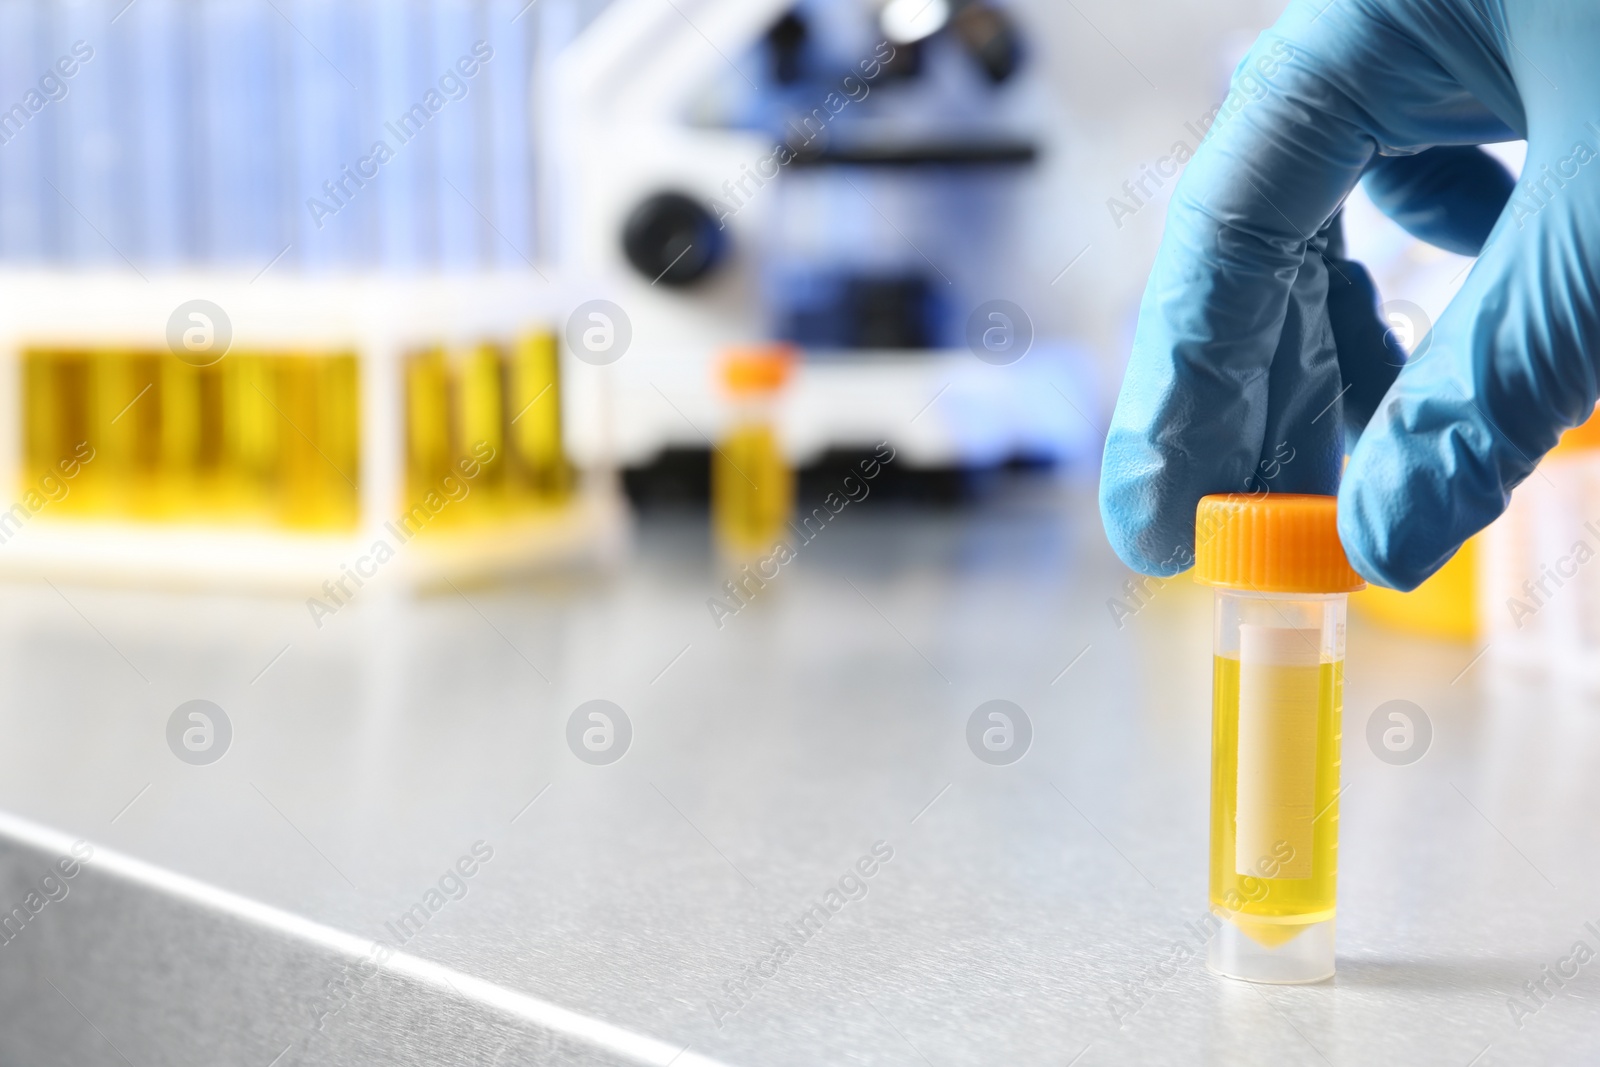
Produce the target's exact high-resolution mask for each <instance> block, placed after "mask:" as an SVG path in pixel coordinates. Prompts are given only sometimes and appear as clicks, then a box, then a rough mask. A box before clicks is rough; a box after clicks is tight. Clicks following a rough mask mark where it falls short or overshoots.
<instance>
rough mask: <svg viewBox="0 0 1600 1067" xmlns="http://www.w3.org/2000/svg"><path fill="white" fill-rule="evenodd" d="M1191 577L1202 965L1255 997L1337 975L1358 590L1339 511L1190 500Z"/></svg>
mask: <svg viewBox="0 0 1600 1067" xmlns="http://www.w3.org/2000/svg"><path fill="white" fill-rule="evenodd" d="M1195 578H1196V579H1197V580H1199V581H1201V582H1205V583H1206V584H1208V585H1211V586H1214V587H1215V589H1216V608H1215V611H1216V614H1215V623H1214V626H1215V629H1214V634H1213V638H1214V655H1215V660H1214V668H1215V674H1214V681H1213V696H1212V702H1213V703H1212V728H1211V729H1212V733H1211V745H1212V749H1211V909H1212V912H1213V914H1215V915H1216V916H1217V918H1218V919H1220V920H1221V925H1220V927H1219V928H1218V929H1217V931H1216V934H1215V936H1213V937H1212V938H1211V942H1210V952H1209V959H1208V965H1209V966H1210V968H1211V969H1212V970H1213V971H1215V972H1216V973H1218V974H1221V975H1225V976H1227V977H1229V978H1239V979H1243V980H1245V981H1251V982H1271V983H1300V982H1316V981H1321V980H1322V979H1325V978H1329V977H1331V976H1332V975H1333V969H1334V960H1333V947H1334V892H1335V885H1336V880H1337V872H1338V848H1339V745H1340V716H1341V712H1342V708H1343V703H1344V641H1345V606H1346V601H1347V600H1348V594H1349V593H1351V592H1354V591H1355V590H1358V589H1361V588H1362V587H1363V586H1364V585H1365V584H1366V583H1365V582H1364V581H1363V580H1362V579H1361V576H1360V575H1358V574H1357V573H1356V572H1355V571H1354V570H1353V569H1352V568H1351V566H1350V563H1349V561H1348V560H1347V559H1346V558H1345V554H1344V549H1343V548H1342V547H1341V545H1340V543H1339V533H1338V529H1337V526H1336V524H1335V498H1333V497H1322V496H1304V495H1299V494H1290V493H1274V494H1266V495H1260V496H1253V495H1240V494H1224V495H1216V496H1208V497H1205V498H1203V499H1202V500H1201V501H1200V506H1199V509H1198V511H1197V513H1196V517H1195Z"/></svg>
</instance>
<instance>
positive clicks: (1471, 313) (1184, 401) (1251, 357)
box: [1100, 0, 1600, 589]
mask: <svg viewBox="0 0 1600 1067" xmlns="http://www.w3.org/2000/svg"><path fill="white" fill-rule="evenodd" d="M1380 6H1381V14H1380V13H1378V11H1377V10H1376V9H1375V8H1374V7H1372V6H1370V5H1361V4H1344V5H1340V4H1333V5H1327V4H1324V3H1321V2H1320V0H1319V2H1316V3H1310V2H1301V0H1296V2H1295V3H1292V4H1291V5H1290V7H1289V9H1288V11H1287V12H1286V13H1285V14H1284V16H1283V17H1282V18H1281V19H1280V20H1279V22H1278V24H1277V26H1276V27H1275V28H1274V29H1273V30H1272V31H1270V32H1268V33H1267V34H1265V35H1263V37H1262V38H1261V39H1260V40H1259V41H1258V42H1257V43H1256V45H1255V47H1254V48H1253V49H1252V51H1251V53H1250V55H1249V56H1247V57H1246V59H1245V61H1244V62H1243V63H1242V64H1241V65H1240V67H1239V70H1238V71H1237V72H1236V73H1235V76H1234V80H1233V91H1232V92H1231V93H1230V94H1229V97H1228V101H1227V102H1226V103H1225V104H1224V106H1223V109H1222V113H1221V115H1220V116H1219V117H1218V119H1217V122H1216V125H1215V126H1214V127H1213V128H1212V130H1211V132H1210V134H1209V136H1208V137H1207V139H1206V141H1205V142H1204V143H1203V144H1202V146H1201V148H1200V150H1199V152H1198V153H1197V154H1196V156H1195V158H1194V161H1193V163H1191V164H1190V166H1189V168H1188V170H1187V171H1185V173H1184V175H1183V177H1182V179H1181V180H1180V182H1179V184H1178V187H1177V190H1176V192H1175V194H1174V196H1173V200H1172V205H1171V207H1170V209H1169V212H1168V218H1167V228H1166V233H1165V235H1164V237H1163V240H1162V244H1161V250H1160V253H1159V255H1158V256H1157V259H1156V264H1155V268H1154V270H1153V271H1152V273H1151V276H1150V281H1149V284H1148V286H1147V288H1146V290H1145V296H1144V301H1143V304H1142V306H1141V309H1140V314H1139V326H1138V332H1137V336H1136V338H1135V340H1134V348H1133V354H1132V358H1131V360H1130V363H1129V366H1128V373H1127V378H1126V380H1125V381H1124V384H1123V388H1122V393H1121V396H1120V398H1119V400H1118V402H1117V408H1116V413H1115V415H1114V417H1113V420H1112V425H1111V432H1110V435H1109V438H1108V440H1107V444H1106V452H1105V459H1104V468H1103V475H1102V481H1101V490H1100V499H1101V510H1102V513H1103V516H1104V520H1105V525H1106V531H1107V534H1108V535H1109V537H1110V539H1111V543H1112V545H1113V546H1114V547H1115V548H1116V550H1117V552H1118V554H1119V555H1120V556H1121V557H1122V558H1123V560H1125V561H1126V562H1127V563H1128V564H1129V565H1130V566H1132V567H1134V568H1135V569H1137V570H1140V571H1144V572H1147V573H1151V574H1172V573H1175V572H1177V571H1180V570H1183V569H1185V568H1186V567H1187V566H1188V565H1189V564H1190V563H1191V562H1192V560H1193V551H1194V514H1195V505H1196V503H1197V501H1198V500H1199V498H1200V497H1201V496H1203V495H1205V494H1207V493H1216V492H1230V491H1231V492H1247V491H1255V490H1260V489H1267V490H1271V491H1304V492H1316V493H1332V492H1335V491H1336V490H1337V491H1338V492H1339V494H1340V500H1339V505H1340V506H1339V524H1340V532H1341V535H1342V538H1343V541H1344V546H1345V549H1346V551H1347V552H1348V553H1349V555H1350V558H1351V561H1352V562H1353V563H1354V564H1355V566H1356V567H1357V569H1358V570H1359V571H1360V572H1361V573H1362V574H1364V575H1365V576H1366V577H1367V578H1368V579H1370V580H1373V581H1377V582H1380V583H1382V584H1384V585H1389V586H1393V587H1395V588H1399V589H1410V588H1412V587H1414V586H1416V585H1417V584H1418V583H1420V582H1421V581H1422V580H1423V579H1424V578H1426V577H1427V576H1428V575H1429V574H1432V573H1433V572H1434V571H1435V570H1437V569H1438V568H1439V567H1440V566H1441V565H1443V563H1444V562H1445V561H1446V560H1447V559H1449V558H1450V556H1451V555H1452V554H1453V553H1454V552H1455V550H1456V548H1457V547H1458V546H1459V545H1460V544H1461V543H1462V541H1464V540H1465V539H1466V538H1467V537H1469V536H1470V535H1472V534H1473V533H1475V532H1477V531H1478V530H1480V529H1482V528H1483V527H1484V526H1485V525H1487V524H1488V523H1489V522H1490V521H1492V520H1493V519H1494V518H1495V517H1496V516H1497V515H1499V514H1500V512H1501V511H1503V510H1504V508H1505V506H1506V503H1507V501H1508V499H1509V494H1510V492H1511V490H1512V489H1513V488H1514V487H1515V486H1516V485H1517V484H1518V483H1520V482H1521V481H1522V480H1523V479H1524V478H1526V477H1527V476H1528V475H1529V474H1530V473H1531V472H1532V470H1533V467H1534V464H1535V463H1536V462H1537V460H1538V459H1539V457H1541V456H1542V455H1543V454H1544V453H1545V452H1547V451H1548V450H1549V449H1550V448H1551V447H1553V446H1554V445H1555V443H1556V441H1557V439H1558V438H1559V437H1560V435H1561V433H1562V431H1563V430H1565V429H1566V428H1568V427H1571V426H1575V425H1577V424H1578V423H1580V422H1583V421H1584V420H1585V419H1586V418H1588V416H1589V414H1590V413H1591V412H1592V411H1593V409H1594V405H1595V399H1596V396H1597V393H1600V368H1597V359H1596V356H1595V353H1596V352H1597V351H1600V310H1597V307H1596V303H1595V300H1594V296H1593V284H1592V282H1591V281H1590V279H1589V278H1588V277H1587V272H1588V270H1589V269H1590V268H1589V264H1590V263H1592V261H1593V250H1592V249H1591V248H1589V245H1590V244H1592V242H1593V239H1594V236H1595V235H1596V234H1600V194H1597V190H1600V185H1597V184H1596V183H1597V182H1600V177H1597V176H1596V175H1595V174H1594V173H1593V172H1592V168H1593V166H1594V164H1593V161H1594V160H1595V159H1596V158H1600V126H1597V125H1596V124H1595V123H1594V121H1593V119H1592V117H1591V113H1590V112H1588V111H1586V110H1584V108H1586V107H1587V104H1586V103H1585V102H1586V101H1591V100H1593V99H1594V98H1595V96H1596V92H1597V90H1600V84H1597V82H1600V69H1597V68H1596V67H1595V64H1594V61H1593V57H1594V54H1595V49H1596V46H1597V45H1600V8H1596V7H1595V6H1594V5H1592V4H1587V3H1577V2H1562V3H1553V2H1552V3H1538V4H1535V3H1531V2H1526V0H1506V2H1503V3H1495V4H1491V5H1490V8H1492V13H1491V11H1490V10H1488V9H1485V8H1483V7H1481V6H1479V5H1477V4H1476V3H1474V2H1472V0H1452V2H1443V3H1440V2H1428V3H1424V2H1421V0H1395V2H1392V3H1386V4H1383V5H1380ZM1491 19H1492V20H1493V21H1492V22H1491V21H1490V20H1491ZM1513 41H1515V42H1516V44H1515V45H1514V46H1513V45H1512V44H1511V42H1513ZM1557 85H1559V86H1561V89H1560V90H1559V91H1558V90H1557V89H1556V86H1557ZM1525 135H1526V136H1528V138H1529V143H1528V157H1527V165H1526V169H1525V171H1524V173H1525V174H1526V175H1528V180H1527V182H1526V183H1525V184H1524V186H1523V188H1522V190H1521V191H1520V192H1517V193H1516V194H1515V195H1512V196H1511V198H1510V200H1509V203H1508V201H1507V195H1508V193H1511V188H1510V183H1509V180H1508V179H1507V178H1506V177H1505V176H1504V175H1503V172H1499V171H1498V169H1497V167H1496V166H1495V165H1493V164H1492V163H1491V162H1490V161H1486V160H1483V159H1481V158H1480V156H1479V154H1478V150H1477V149H1475V148H1473V149H1470V150H1467V151H1462V150H1461V149H1460V148H1452V149H1450V151H1448V152H1445V153H1440V154H1438V155H1434V154H1431V153H1426V152H1425V150H1426V149H1429V148H1432V147H1435V146H1475V145H1479V144H1485V143H1491V142H1497V141H1506V140H1514V139H1516V138H1518V137H1522V136H1525ZM1419 153H1422V154H1421V155H1419ZM1405 156H1414V157H1415V158H1414V159H1413V160H1411V161H1410V162H1409V163H1404V164H1397V163H1395V162H1394V161H1393V160H1391V159H1389V158H1387V157H1405ZM1369 173H1370V175H1371V177H1370V178H1369V187H1370V188H1372V190H1373V199H1374V201H1375V202H1376V203H1378V204H1379V206H1380V207H1381V208H1382V209H1384V210H1385V211H1386V212H1387V213H1389V214H1390V215H1391V216H1392V217H1394V218H1395V219H1396V220H1397V221H1399V222H1400V223H1401V224H1402V225H1406V226H1409V227H1411V228H1412V230H1413V232H1415V233H1419V234H1421V235H1422V236H1425V237H1426V238H1427V239H1428V240H1432V241H1436V242H1438V243H1439V244H1441V245H1444V246H1445V247H1450V248H1456V249H1458V250H1467V251H1476V250H1477V249H1478V245H1479V244H1480V242H1483V240H1484V236H1485V230H1486V226H1485V221H1486V220H1487V219H1491V218H1498V222H1497V223H1495V225H1494V228H1493V231H1492V232H1491V233H1488V235H1487V243H1486V244H1484V245H1483V248H1482V254H1481V256H1480V258H1479V260H1478V262H1477V264H1476V265H1475V266H1474V268H1473V270H1472V273H1471V274H1470V276H1469V277H1468V278H1467V281H1466V283H1465V285H1464V287H1463V288H1462V290H1461V292H1460V294H1459V295H1458V296H1457V298H1456V299H1455V301H1454V302H1453V303H1452V304H1451V306H1450V308H1449V310H1448V312H1447V313H1446V314H1445V315H1444V316H1443V317H1442V318H1441V320H1440V321H1439V322H1438V323H1437V324H1436V325H1435V327H1434V329H1433V331H1432V333H1431V336H1430V337H1429V338H1428V339H1426V340H1425V341H1424V342H1423V345H1424V346H1425V348H1423V349H1422V350H1423V351H1425V353H1426V354H1425V355H1424V356H1423V357H1422V358H1420V359H1416V360H1414V361H1413V362H1411V363H1410V364H1408V365H1407V366H1406V368H1405V370H1404V371H1402V372H1401V373H1400V374H1399V376H1398V378H1397V380H1396V381H1395V382H1394V383H1393V384H1392V385H1390V386H1388V387H1387V388H1386V390H1385V391H1384V393H1383V395H1382V396H1381V398H1380V399H1379V400H1378V401H1377V402H1376V403H1374V404H1372V407H1373V408H1374V409H1375V410H1374V411H1373V412H1372V417H1371V421H1370V422H1369V423H1368V424H1367V425H1366V426H1365V427H1364V428H1362V427H1361V426H1360V425H1359V422H1360V415H1361V414H1362V412H1361V411H1360V409H1359V406H1353V405H1350V404H1348V403H1347V397H1346V394H1345V390H1347V389H1348V390H1350V395H1352V396H1353V395H1355V394H1356V393H1357V392H1358V388H1360V389H1366V388H1367V387H1369V386H1371V385H1372V384H1373V381H1374V380H1376V381H1377V382H1378V383H1379V384H1381V383H1382V379H1383V377H1384V376H1386V375H1389V374H1392V373H1393V368H1392V367H1391V366H1390V365H1389V364H1390V363H1391V362H1392V360H1390V359H1388V358H1387V356H1388V352H1387V351H1386V349H1387V346H1386V345H1384V344H1381V343H1378V344H1374V343H1371V339H1372V338H1379V339H1380V340H1381V339H1382V338H1383V335H1384V330H1383V328H1382V327H1381V326H1377V327H1376V328H1372V327H1369V328H1368V329H1366V330H1364V331H1363V330H1353V329H1351V328H1350V322H1349V314H1350V310H1351V307H1350V304H1351V294H1352V293H1354V294H1357V295H1359V293H1360V291H1361V290H1362V289H1363V288H1366V289H1370V281H1366V280H1365V277H1364V272H1363V274H1362V275H1361V276H1359V277H1356V276H1353V274H1352V272H1351V271H1350V270H1346V269H1344V268H1343V267H1341V265H1340V264H1341V260H1340V258H1339V256H1338V251H1339V249H1338V246H1337V233H1336V232H1335V225H1334V217H1335V213H1336V212H1337V210H1338V208H1339V206H1340V204H1341V203H1342V201H1343V199H1344V197H1345V195H1346V194H1347V193H1348V192H1349V191H1350V189H1351V188H1352V187H1353V186H1354V185H1355V183H1356V182H1357V181H1358V180H1360V179H1361V178H1362V176H1363V174H1369ZM1341 290H1343V291H1344V292H1343V296H1342V299H1343V300H1344V301H1345V303H1344V307H1343V308H1342V309H1341V310H1340V311H1338V312H1337V313H1335V312H1334V311H1331V310H1330V299H1331V297H1330V294H1332V293H1338V292H1340V291H1341ZM1374 300H1375V297H1374V296H1367V297H1365V302H1366V303H1367V304H1368V305H1371V304H1372V303H1373V302H1374ZM1373 310H1375V308H1374V309H1373ZM1347 342H1348V343H1347ZM1368 391H1369V392H1370V389H1369V390H1368ZM1347 433H1349V434H1351V435H1354V434H1355V433H1359V434H1360V440H1359V442H1357V443H1356V445H1355V447H1354V449H1353V451H1352V453H1351V456H1350V463H1349V467H1348V469H1347V470H1346V471H1345V472H1344V476H1343V481H1342V485H1341V477H1340V467H1341V463H1342V460H1343V453H1344V446H1345V439H1346V434H1347ZM1290 457H1292V458H1290ZM1269 473H1270V474H1271V477H1268V476H1267V475H1268V474H1269Z"/></svg>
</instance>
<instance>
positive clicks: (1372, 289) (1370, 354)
mask: <svg viewBox="0 0 1600 1067" xmlns="http://www.w3.org/2000/svg"><path fill="white" fill-rule="evenodd" d="M1328 230H1329V233H1328V245H1327V249H1326V251H1325V252H1324V253H1323V258H1324V259H1325V260H1326V261H1327V264H1328V325H1329V327H1330V328H1331V329H1332V331H1333V341H1334V346H1335V347H1336V348H1337V349H1338V352H1339V379H1340V381H1341V382H1343V386H1342V389H1341V392H1340V395H1339V409H1340V417H1341V418H1342V420H1343V423H1344V447H1345V449H1346V450H1347V451H1348V450H1349V449H1350V448H1351V447H1352V446H1353V445H1354V444H1355V441H1356V439H1357V438H1358V437H1360V436H1361V431H1362V430H1363V429H1365V428H1366V425H1367V420H1369V419H1371V418H1372V413H1373V412H1374V411H1376V410H1377V409H1378V403H1379V401H1381V400H1382V399H1383V396H1384V394H1385V393H1387V392H1388V391H1389V387H1390V386H1391V385H1393V384H1394V379H1395V376H1396V375H1398V374H1399V373H1400V368H1401V367H1403V366H1404V365H1405V362H1406V350H1405V348H1404V347H1403V346H1402V345H1401V343H1400V339H1399V338H1398V337H1396V336H1395V331H1394V330H1393V329H1392V328H1391V327H1390V324H1389V323H1388V322H1386V321H1384V319H1383V317H1382V314H1381V308H1380V305H1379V303H1378V301H1379V295H1378V287H1377V285H1376V284H1375V283H1374V282H1373V280H1372V275H1371V274H1369V273H1367V268H1366V267H1364V266H1362V265H1361V264H1360V263H1357V262H1356V261H1355V260H1353V259H1349V258H1347V257H1346V256H1345V250H1344V212H1343V211H1340V212H1339V213H1338V214H1335V215H1334V217H1333V220H1332V221H1331V222H1330V223H1329V225H1328Z"/></svg>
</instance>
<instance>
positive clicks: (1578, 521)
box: [1452, 415, 1600, 688]
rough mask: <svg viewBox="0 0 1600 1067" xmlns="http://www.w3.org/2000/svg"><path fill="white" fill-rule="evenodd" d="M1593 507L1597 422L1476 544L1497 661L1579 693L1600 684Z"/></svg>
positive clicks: (1565, 439) (1565, 444)
mask: <svg viewBox="0 0 1600 1067" xmlns="http://www.w3.org/2000/svg"><path fill="white" fill-rule="evenodd" d="M1597 504H1600V415H1594V416H1591V417H1590V418H1589V420H1588V421H1587V422H1585V423H1583V424H1582V425H1581V426H1577V427H1575V428H1573V429H1571V430H1568V431H1567V432H1566V433H1565V434H1564V435H1562V438H1561V441H1560V443H1559V444H1557V445H1556V447H1555V448H1553V449H1551V451H1550V452H1549V454H1547V455H1546V456H1545V457H1544V459H1543V460H1541V461H1540V463H1539V468H1538V470H1536V471H1535V472H1534V473H1533V474H1532V475H1530V476H1529V477H1528V478H1527V479H1526V480H1525V481H1524V482H1523V483H1522V484H1521V485H1519V486H1517V488H1516V491H1515V492H1514V493H1513V494H1512V496H1511V505H1510V506H1509V507H1508V508H1507V509H1506V512H1505V514H1504V515H1502V516H1501V517H1500V518H1499V519H1497V520H1496V521H1495V522H1494V524H1493V525H1491V526H1490V527H1489V528H1488V529H1486V530H1484V531H1483V532H1482V533H1481V534H1479V535H1478V537H1477V538H1475V539H1474V540H1477V541H1481V542H1482V546H1483V547H1482V556H1483V558H1482V561H1481V563H1480V565H1479V573H1480V575H1481V577H1482V589H1481V592H1480V594H1479V597H1478V605H1477V607H1478V612H1479V615H1480V616H1481V618H1482V620H1483V624H1484V630H1485V633H1484V636H1485V637H1486V638H1487V639H1488V642H1489V643H1488V647H1489V648H1491V649H1493V651H1494V655H1495V657H1496V658H1498V659H1499V660H1501V661H1502V662H1505V663H1507V664H1509V665H1511V666H1513V667H1517V668H1524V669H1532V670H1535V671H1540V672H1543V673H1545V674H1547V675H1549V676H1550V677H1551V678H1552V679H1554V680H1557V681H1562V682H1569V683H1574V684H1576V685H1578V686H1580V687H1583V688H1595V687H1600V563H1597V562H1596V560H1597V558H1600V507H1597V506H1596V505H1597ZM1469 543H1470V542H1469ZM1452 562H1453V561H1452Z"/></svg>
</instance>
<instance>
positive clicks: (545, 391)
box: [506, 333, 572, 503]
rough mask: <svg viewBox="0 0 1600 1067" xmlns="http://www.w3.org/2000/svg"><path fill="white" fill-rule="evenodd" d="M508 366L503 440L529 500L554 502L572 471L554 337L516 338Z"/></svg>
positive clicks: (568, 485)
mask: <svg viewBox="0 0 1600 1067" xmlns="http://www.w3.org/2000/svg"><path fill="white" fill-rule="evenodd" d="M508 370H509V373H508V375H507V379H508V382H507V393H506V399H507V401H508V403H507V404H506V410H507V411H508V412H509V413H510V420H511V421H510V423H509V425H508V427H507V432H508V434H509V442H508V443H509V445H510V447H511V451H512V453H513V454H514V456H515V458H516V463H517V469H518V472H519V478H518V481H519V484H520V487H521V490H522V492H523V493H524V494H526V495H527V496H529V497H531V499H532V501H533V502H545V503H554V502H558V501H560V500H561V499H563V498H564V497H565V496H566V495H567V493H568V491H569V490H570V488H571V485H572V471H571V468H570V467H569V466H568V464H567V457H566V451H565V449H564V448H563V445H562V440H561V366H560V359H559V356H558V355H557V350H556V338H555V335H554V334H551V333H531V334H525V335H523V336H522V337H519V338H518V339H517V341H516V343H515V345H514V346H513V348H512V353H511V364H510V367H509V368H508Z"/></svg>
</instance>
